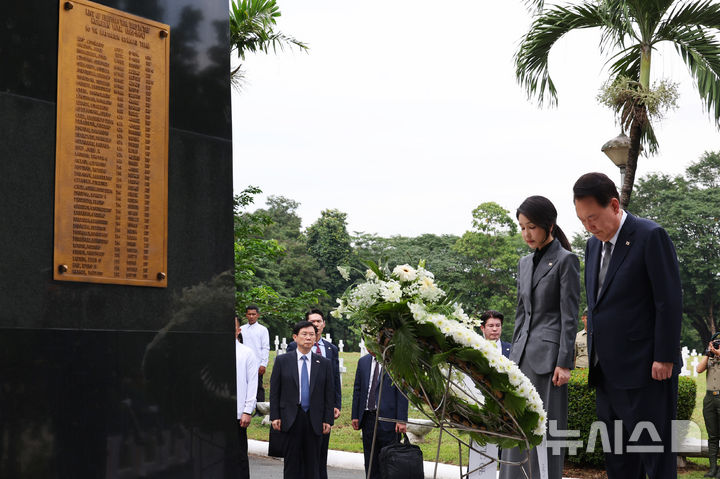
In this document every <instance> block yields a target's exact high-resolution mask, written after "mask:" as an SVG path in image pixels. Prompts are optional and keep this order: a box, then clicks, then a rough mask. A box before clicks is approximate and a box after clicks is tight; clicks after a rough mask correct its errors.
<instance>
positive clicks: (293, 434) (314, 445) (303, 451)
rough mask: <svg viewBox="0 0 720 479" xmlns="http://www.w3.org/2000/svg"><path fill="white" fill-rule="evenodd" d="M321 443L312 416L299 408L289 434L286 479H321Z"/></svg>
mask: <svg viewBox="0 0 720 479" xmlns="http://www.w3.org/2000/svg"><path fill="white" fill-rule="evenodd" d="M320 441H321V439H320V436H318V435H316V434H315V431H313V428H312V425H311V424H310V415H309V414H308V413H306V412H305V411H303V410H302V408H301V407H300V406H298V411H297V416H296V417H295V422H294V423H293V425H292V427H291V428H290V430H289V431H288V432H287V442H286V444H285V464H284V466H283V478H284V479H319V477H320V470H319V459H320Z"/></svg>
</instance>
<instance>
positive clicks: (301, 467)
mask: <svg viewBox="0 0 720 479" xmlns="http://www.w3.org/2000/svg"><path fill="white" fill-rule="evenodd" d="M316 335H317V329H316V328H315V326H313V324H312V323H311V322H309V321H300V322H299V323H297V324H296V325H295V326H294V328H293V340H294V341H295V342H296V343H297V349H296V350H295V351H293V352H290V353H286V354H281V355H279V356H278V357H277V358H275V364H274V365H273V372H272V376H270V420H271V421H272V427H273V429H275V430H276V431H282V432H283V433H285V434H287V437H286V440H285V441H284V442H285V453H284V459H285V464H284V467H283V477H284V478H285V479H318V478H319V477H320V474H319V458H320V444H321V437H322V435H323V434H330V426H331V425H332V424H333V421H334V419H333V404H334V395H335V386H334V379H333V374H332V364H331V363H330V361H329V360H327V359H325V358H323V357H322V356H320V355H317V354H315V353H313V352H312V346H313V344H315V338H316Z"/></svg>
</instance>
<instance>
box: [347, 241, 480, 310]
mask: <svg viewBox="0 0 720 479" xmlns="http://www.w3.org/2000/svg"><path fill="white" fill-rule="evenodd" d="M458 239H459V238H458V236H455V235H434V234H423V235H420V236H416V237H408V236H392V237H390V238H381V237H379V236H376V235H371V234H364V233H356V234H355V236H353V237H352V243H353V254H354V256H355V258H356V259H355V262H354V266H356V267H357V268H359V269H360V270H363V269H364V263H363V262H364V261H367V260H373V261H375V262H378V261H382V262H386V263H387V264H388V265H390V266H391V267H394V266H396V265H399V264H409V265H411V266H417V264H418V262H419V261H425V268H427V269H428V271H432V272H433V274H435V278H436V279H437V280H438V283H439V284H440V285H441V287H442V288H443V289H444V290H446V291H447V292H448V293H450V294H451V295H452V294H453V293H454V292H457V291H458V285H459V284H460V283H461V282H462V280H463V279H464V277H465V272H464V271H463V265H462V257H461V256H460V254H458V253H457V252H456V251H455V250H454V246H455V243H456V242H457V240H458ZM470 312H472V311H470Z"/></svg>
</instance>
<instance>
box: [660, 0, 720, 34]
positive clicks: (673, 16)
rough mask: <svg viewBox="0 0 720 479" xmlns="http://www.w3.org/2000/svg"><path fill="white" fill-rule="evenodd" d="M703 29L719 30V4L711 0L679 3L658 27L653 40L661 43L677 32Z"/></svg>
mask: <svg viewBox="0 0 720 479" xmlns="http://www.w3.org/2000/svg"><path fill="white" fill-rule="evenodd" d="M703 27H704V28H712V29H715V30H718V29H720V4H718V3H715V2H713V1H711V0H699V1H695V2H690V3H679V4H677V5H675V6H674V7H673V9H672V10H670V12H669V13H668V14H667V17H666V18H665V20H663V22H662V23H661V24H660V25H659V26H658V29H657V32H656V33H655V38H656V39H657V40H660V41H662V40H664V39H667V38H668V37H672V36H674V35H675V34H676V33H677V32H680V31H684V30H694V29H695V28H703Z"/></svg>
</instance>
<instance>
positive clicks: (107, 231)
mask: <svg viewBox="0 0 720 479" xmlns="http://www.w3.org/2000/svg"><path fill="white" fill-rule="evenodd" d="M169 52H170V28H169V27H168V26H167V25H164V24H162V23H158V22H154V21H152V20H147V19H145V18H141V17H137V16H134V15H129V14H127V13H125V12H122V11H119V10H115V9H112V8H109V7H106V6H103V5H99V4H96V3H94V2H89V1H85V0H72V1H60V21H59V35H58V99H57V151H56V166H55V267H54V279H56V280H65V281H84V282H97V283H115V284H126V285H135V286H156V287H166V286H167V276H166V271H167V151H168V92H169V77H168V62H169Z"/></svg>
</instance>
